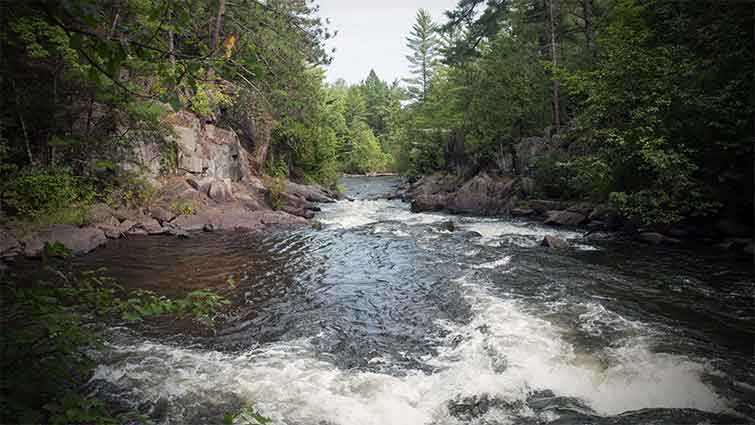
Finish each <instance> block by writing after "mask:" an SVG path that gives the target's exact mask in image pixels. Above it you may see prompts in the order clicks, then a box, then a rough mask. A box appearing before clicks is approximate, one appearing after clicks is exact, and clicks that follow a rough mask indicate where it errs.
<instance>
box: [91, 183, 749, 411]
mask: <svg viewBox="0 0 755 425" xmlns="http://www.w3.org/2000/svg"><path fill="white" fill-rule="evenodd" d="M397 182H398V180H397V179H396V178H390V177H381V178H358V177H354V178H345V179H344V180H343V182H342V184H343V185H344V186H345V187H346V189H347V193H348V194H349V195H350V196H351V197H353V198H354V199H355V200H354V201H339V202H337V203H334V204H326V205H322V211H321V212H319V213H318V216H317V217H316V218H317V219H318V220H319V221H320V222H322V223H323V228H322V229H320V230H316V229H309V228H306V229H296V230H281V231H277V232H266V233H202V234H198V235H195V236H194V237H192V238H190V239H182V240H177V239H173V238H166V237H132V238H129V239H124V240H120V241H114V242H113V243H111V244H109V245H108V246H106V247H105V248H104V249H101V250H98V251H96V252H95V253H93V254H92V255H89V256H86V257H83V258H82V259H80V260H78V261H79V263H80V264H82V265H84V266H87V267H90V266H91V267H100V266H106V267H107V268H108V273H109V274H111V275H112V276H114V277H115V278H117V279H118V280H119V281H120V282H122V283H123V284H125V285H126V286H132V287H140V288H148V289H152V290H154V291H156V292H159V293H162V294H166V295H179V294H181V293H185V292H186V291H187V290H190V289H199V288H211V289H213V290H216V291H217V292H220V293H222V294H223V295H224V296H226V297H228V298H229V299H230V300H231V301H232V302H233V306H232V307H231V309H230V310H229V311H228V312H226V313H225V315H224V317H223V320H220V321H219V325H218V326H217V328H216V329H215V331H214V332H211V333H197V332H192V331H193V329H192V328H193V327H195V326H196V325H195V324H192V323H182V322H176V323H168V324H166V323H148V324H145V325H143V326H140V327H137V328H134V327H115V328H112V329H111V330H110V331H109V332H108V335H107V339H108V344H107V349H106V350H105V352H104V354H102V355H101V357H100V358H99V359H98V361H99V362H100V365H99V367H98V368H97V369H96V372H95V375H94V377H93V378H92V381H91V382H90V387H91V389H92V391H93V392H96V393H98V394H100V395H101V396H103V397H107V398H110V399H117V400H119V401H120V402H122V403H127V404H130V405H131V406H132V407H134V408H137V409H141V410H143V411H145V412H146V413H149V410H150V409H153V410H154V408H155V406H161V407H160V409H161V413H160V421H162V423H169V424H206V423H220V422H222V417H223V412H227V411H230V410H234V409H238V408H240V407H242V406H245V405H253V406H254V408H255V409H257V410H258V411H260V412H261V413H263V414H264V415H266V416H268V417H271V418H273V419H274V420H275V422H276V423H283V424H301V425H320V424H328V425H331V424H332V425H373V424H375V425H377V424H380V425H388V424H390V425H402V424H407V425H409V424H412V425H422V424H438V425H446V424H490V425H492V424H533V425H534V424H561V425H565V424H636V423H642V424H731V423H753V422H755V372H753V371H755V360H753V338H754V335H755V326H754V325H753V323H754V320H755V312H754V309H753V291H754V290H755V283H754V282H753V269H752V267H753V263H752V258H747V257H744V258H738V257H733V256H732V254H729V253H720V252H712V251H710V250H708V251H706V250H691V249H670V248H659V247H658V248H657V247H650V246H647V245H639V244H635V243H630V242H620V241H610V240H604V241H599V240H589V241H585V240H582V239H581V235H580V233H577V232H573V231H566V230H557V229H554V228H546V227H542V226H540V225H537V224H532V223H527V222H522V221H512V220H506V219H492V218H475V217H469V216H449V215H446V214H442V213H419V214H414V213H411V212H410V211H409V208H408V205H406V204H403V203H401V202H400V201H388V200H374V199H373V198H374V195H376V194H379V193H383V192H386V191H388V190H390V189H391V188H392V187H395V185H396V184H397ZM448 220H453V221H454V222H455V223H456V227H457V228H456V230H455V231H448V230H444V226H441V225H440V224H441V223H443V222H446V221H448ZM546 234H554V235H557V236H560V237H562V238H565V239H569V240H570V241H571V242H572V243H573V244H574V245H575V246H576V249H575V250H573V251H571V252H557V251H551V250H547V249H545V248H541V247H540V246H538V245H539V242H540V241H541V240H542V238H543V236H544V235H546ZM152 414H153V415H154V414H155V413H154V412H152Z"/></svg>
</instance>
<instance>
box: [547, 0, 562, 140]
mask: <svg viewBox="0 0 755 425" xmlns="http://www.w3.org/2000/svg"><path fill="white" fill-rule="evenodd" d="M554 1H555V0H549V1H548V5H549V11H550V13H548V20H549V22H550V36H551V37H550V38H551V40H550V41H551V62H552V63H553V72H552V73H551V78H552V79H553V97H552V100H551V104H552V108H553V126H554V128H555V129H556V133H557V134H558V133H559V132H560V131H561V99H560V97H561V85H560V84H559V82H558V79H556V77H555V75H554V73H555V71H556V68H557V67H558V54H557V51H556V22H555V16H554V10H553V9H554V8H553V2H554Z"/></svg>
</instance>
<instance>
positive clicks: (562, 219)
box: [544, 211, 587, 226]
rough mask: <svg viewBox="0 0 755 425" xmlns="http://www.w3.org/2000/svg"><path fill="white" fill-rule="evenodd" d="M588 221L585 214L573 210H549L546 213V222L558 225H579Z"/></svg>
mask: <svg viewBox="0 0 755 425" xmlns="http://www.w3.org/2000/svg"><path fill="white" fill-rule="evenodd" d="M586 222H587V217H585V215H584V214H580V213H577V212H571V211H548V212H546V213H545V221H544V223H545V224H550V225H556V226H579V225H580V224H584V223H586Z"/></svg>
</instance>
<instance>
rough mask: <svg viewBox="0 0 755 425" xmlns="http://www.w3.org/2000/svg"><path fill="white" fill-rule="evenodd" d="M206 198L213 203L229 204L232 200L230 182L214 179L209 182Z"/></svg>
mask: <svg viewBox="0 0 755 425" xmlns="http://www.w3.org/2000/svg"><path fill="white" fill-rule="evenodd" d="M207 196H209V197H210V199H212V200H213V201H215V202H221V203H222V202H230V201H233V200H234V197H233V191H232V190H231V182H230V180H220V179H214V180H212V181H211V182H210V184H209V188H208V190H207Z"/></svg>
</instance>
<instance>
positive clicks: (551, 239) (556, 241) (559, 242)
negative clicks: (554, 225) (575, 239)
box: [540, 235, 570, 249]
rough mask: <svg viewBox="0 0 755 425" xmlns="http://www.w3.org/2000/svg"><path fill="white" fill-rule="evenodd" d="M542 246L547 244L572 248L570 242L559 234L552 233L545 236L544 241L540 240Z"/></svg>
mask: <svg viewBox="0 0 755 425" xmlns="http://www.w3.org/2000/svg"><path fill="white" fill-rule="evenodd" d="M540 246H545V247H548V248H553V249H569V248H570V245H569V242H566V241H565V240H563V239H561V238H559V237H557V236H551V235H547V236H545V237H544V238H543V241H542V242H540Z"/></svg>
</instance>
